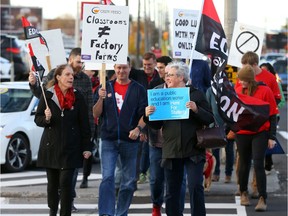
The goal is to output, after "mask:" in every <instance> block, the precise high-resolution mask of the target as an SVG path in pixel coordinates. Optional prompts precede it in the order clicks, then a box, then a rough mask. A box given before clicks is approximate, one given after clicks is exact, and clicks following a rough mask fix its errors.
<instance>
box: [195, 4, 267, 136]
mask: <svg viewBox="0 0 288 216" xmlns="http://www.w3.org/2000/svg"><path fill="white" fill-rule="evenodd" d="M227 49H228V47H227V40H226V35H225V32H224V29H223V27H222V25H221V22H220V20H219V17H218V14H217V11H216V9H215V7H214V4H213V1H212V0H204V6H203V12H202V18H201V22H200V26H199V33H198V37H197V42H196V47H195V50H196V51H198V52H200V53H203V54H206V55H209V56H210V57H211V72H212V75H213V80H212V81H211V83H212V91H213V93H214V95H215V99H216V102H217V105H218V111H219V114H220V115H221V117H222V118H223V120H224V121H225V122H226V123H227V124H228V125H229V126H230V128H231V129H232V130H233V131H239V130H240V129H243V130H251V131H257V130H258V129H259V128H260V127H261V125H262V124H264V123H265V122H266V121H267V120H268V118H269V104H267V103H265V102H264V101H262V100H259V99H256V98H253V97H250V96H246V95H237V94H236V92H235V90H234V88H233V86H232V84H231V83H230V81H229V80H228V78H227V76H226V73H225V72H224V71H225V67H226V64H227V59H228V50H227Z"/></svg>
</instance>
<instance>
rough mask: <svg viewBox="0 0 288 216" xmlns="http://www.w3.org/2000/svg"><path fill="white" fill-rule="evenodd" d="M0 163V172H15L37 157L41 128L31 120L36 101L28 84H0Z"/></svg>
mask: <svg viewBox="0 0 288 216" xmlns="http://www.w3.org/2000/svg"><path fill="white" fill-rule="evenodd" d="M0 101H1V103H0V144H1V149H0V160H1V166H2V168H3V170H4V171H8V172H19V171H22V170H24V169H25V168H26V167H27V166H28V165H29V164H30V163H31V162H32V161H36V160H37V154H38V149H39V144H40V139H41V136H42V132H43V128H41V127H38V126H36V124H35V123H34V116H35V112H36V109H37V105H38V102H39V100H38V99H37V98H36V97H34V96H33V95H32V93H31V91H30V88H29V84H28V82H4V83H0Z"/></svg>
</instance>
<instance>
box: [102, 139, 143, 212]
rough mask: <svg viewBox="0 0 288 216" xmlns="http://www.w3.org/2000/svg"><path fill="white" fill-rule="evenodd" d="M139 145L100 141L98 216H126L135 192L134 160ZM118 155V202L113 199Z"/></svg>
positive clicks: (125, 142)
mask: <svg viewBox="0 0 288 216" xmlns="http://www.w3.org/2000/svg"><path fill="white" fill-rule="evenodd" d="M138 145H139V143H137V142H135V143H131V142H127V141H109V140H102V148H101V172H102V181H101V183H100V186H99V201H98V206H99V215H103V214H107V215H111V216H114V215H116V216H126V215H127V214H128V210H129V206H130V204H131V201H132V198H133V193H134V191H135V190H136V166H135V164H136V160H137V151H138ZM118 155H119V156H120V160H121V165H122V175H121V183H120V189H119V193H118V202H117V206H116V210H115V205H116V198H115V168H116V162H117V158H118Z"/></svg>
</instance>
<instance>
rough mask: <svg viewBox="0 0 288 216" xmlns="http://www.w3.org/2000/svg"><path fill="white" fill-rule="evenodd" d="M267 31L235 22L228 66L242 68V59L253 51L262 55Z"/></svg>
mask: <svg viewBox="0 0 288 216" xmlns="http://www.w3.org/2000/svg"><path fill="white" fill-rule="evenodd" d="M264 35H265V30H264V29H262V28H259V27H255V26H249V25H245V24H240V23H238V22H235V25H234V31H233V35H232V41H231V45H230V52H229V56H228V64H229V65H232V66H236V67H242V64H241V58H242V56H243V54H244V53H245V52H248V51H252V52H255V53H257V54H258V56H260V55H261V51H262V44H263V40H264Z"/></svg>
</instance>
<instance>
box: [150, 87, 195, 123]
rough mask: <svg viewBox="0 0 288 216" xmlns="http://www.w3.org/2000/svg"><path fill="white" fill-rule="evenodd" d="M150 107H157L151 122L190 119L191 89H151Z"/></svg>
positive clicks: (151, 116)
mask: <svg viewBox="0 0 288 216" xmlns="http://www.w3.org/2000/svg"><path fill="white" fill-rule="evenodd" d="M147 91H148V105H149V106H155V107H156V110H155V112H154V113H153V114H152V115H150V116H149V120H150V121H157V120H173V119H174V120H175V119H188V118H189V109H188V108H187V107H186V103H187V102H188V101H190V94H189V88H186V87H185V88H163V89H149V90H147Z"/></svg>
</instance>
